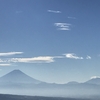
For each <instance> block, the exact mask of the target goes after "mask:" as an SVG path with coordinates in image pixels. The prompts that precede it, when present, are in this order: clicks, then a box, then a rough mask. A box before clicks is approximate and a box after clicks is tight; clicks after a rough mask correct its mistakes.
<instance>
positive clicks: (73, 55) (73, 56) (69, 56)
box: [64, 53, 84, 59]
mask: <svg viewBox="0 0 100 100" xmlns="http://www.w3.org/2000/svg"><path fill="white" fill-rule="evenodd" d="M64 55H65V56H66V58H69V59H84V58H83V57H78V56H77V55H76V54H74V53H67V54H64Z"/></svg>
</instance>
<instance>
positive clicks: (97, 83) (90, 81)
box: [85, 78, 100, 85]
mask: <svg viewBox="0 0 100 100" xmlns="http://www.w3.org/2000/svg"><path fill="white" fill-rule="evenodd" d="M85 83H89V84H96V85H100V78H93V79H90V80H88V81H86V82H85Z"/></svg>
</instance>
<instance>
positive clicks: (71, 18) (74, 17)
mask: <svg viewBox="0 0 100 100" xmlns="http://www.w3.org/2000/svg"><path fill="white" fill-rule="evenodd" d="M68 18H69V19H76V18H75V17H68Z"/></svg>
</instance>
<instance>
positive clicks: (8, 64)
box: [0, 64, 11, 66]
mask: <svg viewBox="0 0 100 100" xmlns="http://www.w3.org/2000/svg"><path fill="white" fill-rule="evenodd" d="M0 66H11V64H0Z"/></svg>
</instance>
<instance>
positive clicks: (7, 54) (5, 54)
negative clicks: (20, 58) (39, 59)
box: [0, 52, 23, 56]
mask: <svg viewBox="0 0 100 100" xmlns="http://www.w3.org/2000/svg"><path fill="white" fill-rule="evenodd" d="M22 53H23V52H6V53H0V56H12V55H17V54H22Z"/></svg>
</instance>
